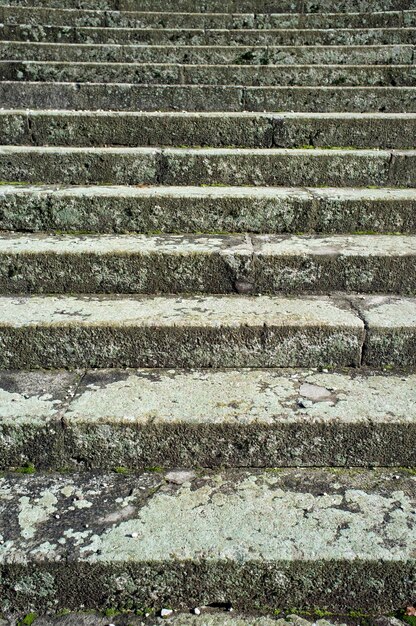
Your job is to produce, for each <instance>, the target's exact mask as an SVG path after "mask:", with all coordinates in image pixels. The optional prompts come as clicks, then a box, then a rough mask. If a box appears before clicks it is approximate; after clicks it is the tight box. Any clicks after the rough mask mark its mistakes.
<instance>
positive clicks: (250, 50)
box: [0, 8, 414, 66]
mask: <svg viewBox="0 0 416 626" xmlns="http://www.w3.org/2000/svg"><path fill="white" fill-rule="evenodd" d="M12 10H14V8H13V9H12ZM357 15H360V14H357ZM186 17H188V16H187V15H186ZM413 53H414V46H412V45H410V44H396V45H381V46H377V45H370V46H368V45H367V46H320V47H318V48H316V47H313V48H311V47H310V46H270V47H265V46H263V47H258V46H181V47H172V45H170V46H152V47H147V46H143V45H141V46H139V45H129V46H125V45H124V46H123V45H121V46H120V45H114V44H95V45H88V44H78V45H77V44H69V45H66V44H62V43H47V44H45V43H43V42H40V43H39V42H10V41H7V42H0V59H2V60H9V61H12V60H14V61H24V60H26V59H28V58H30V59H31V60H32V61H55V62H62V61H66V62H69V61H71V62H74V61H90V62H100V63H103V62H116V63H125V62H127V63H134V62H137V63H165V62H166V59H169V62H170V63H173V62H176V63H182V64H206V63H209V64H211V65H221V64H229V63H231V64H234V65H275V64H281V63H287V64H289V65H290V64H311V65H314V64H322V63H323V64H336V63H338V64H347V65H366V64H368V65H369V66H371V65H386V64H400V65H405V64H411V63H412V59H413Z"/></svg>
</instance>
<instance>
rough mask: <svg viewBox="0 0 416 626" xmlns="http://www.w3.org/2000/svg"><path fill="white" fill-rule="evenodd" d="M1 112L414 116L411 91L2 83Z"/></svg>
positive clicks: (415, 96) (414, 91)
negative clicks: (342, 112)
mask: <svg viewBox="0 0 416 626" xmlns="http://www.w3.org/2000/svg"><path fill="white" fill-rule="evenodd" d="M0 106H2V107H3V108H6V109H10V108H18V109H22V108H31V109H71V110H97V109H99V110H109V111H114V110H118V111H196V112H200V111H221V112H224V111H225V112H233V111H259V112H264V111H273V112H276V111H277V112H279V111H281V112H283V111H304V112H308V113H309V112H311V111H315V112H322V111H324V112H325V111H328V112H334V111H335V112H339V111H344V112H345V111H350V112H363V113H368V112H390V113H394V112H396V113H404V112H408V113H412V112H413V113H414V112H416V88H415V87H400V88H396V87H224V86H220V85H205V86H204V85H132V84H130V85H128V84H101V85H100V84H96V83H95V84H89V83H59V85H58V84H57V83H36V82H35V83H34V82H24V81H23V82H22V81H20V82H19V81H17V82H16V81H15V82H13V81H11V82H7V81H6V82H3V83H2V91H1V94H0Z"/></svg>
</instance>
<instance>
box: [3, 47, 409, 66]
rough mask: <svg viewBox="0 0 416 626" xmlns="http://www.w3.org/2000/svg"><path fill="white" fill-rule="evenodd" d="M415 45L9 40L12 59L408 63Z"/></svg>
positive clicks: (5, 52) (5, 50) (7, 56)
mask: <svg viewBox="0 0 416 626" xmlns="http://www.w3.org/2000/svg"><path fill="white" fill-rule="evenodd" d="M415 50H416V48H415V46H412V45H410V44H396V45H384V46H374V45H369V46H267V47H266V46H262V47H261V46H254V47H253V46H252V47H250V46H175V47H174V46H172V45H170V46H143V45H130V46H119V45H115V44H109V45H104V44H93V45H88V44H62V43H36V42H35V43H33V42H17V41H3V42H0V59H2V60H7V61H26V60H31V61H54V62H75V61H84V62H85V61H88V62H99V63H107V62H116V63H165V62H166V60H167V59H169V63H180V64H189V65H198V64H204V65H205V64H212V65H276V64H277V65H279V64H285V63H286V64H288V65H292V64H295V65H296V64H297V65H302V64H304V65H305V64H306V65H307V64H310V65H313V64H323V65H331V64H332V65H334V64H335V65H336V64H345V65H396V64H399V65H406V64H413V61H414V53H415Z"/></svg>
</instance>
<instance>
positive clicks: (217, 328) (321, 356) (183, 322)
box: [0, 296, 364, 368]
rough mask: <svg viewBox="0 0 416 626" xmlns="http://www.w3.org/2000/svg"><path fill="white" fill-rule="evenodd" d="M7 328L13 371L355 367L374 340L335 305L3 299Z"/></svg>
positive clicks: (6, 350) (5, 362) (209, 299)
mask: <svg viewBox="0 0 416 626" xmlns="http://www.w3.org/2000/svg"><path fill="white" fill-rule="evenodd" d="M0 328H1V345H2V348H3V352H2V359H1V364H2V366H3V367H7V368H16V367H17V368H25V367H26V368H39V367H71V366H72V367H83V366H91V367H113V366H133V367H136V366H138V367H143V366H144V367H149V366H150V367H234V366H235V367H240V366H241V367H249V366H253V367H261V366H266V367H273V366H278V367H297V366H319V365H323V366H326V365H331V364H332V365H334V366H335V365H338V366H349V365H358V364H359V362H360V358H361V347H362V345H363V340H364V325H363V322H362V321H361V320H360V319H359V317H358V316H357V315H356V314H355V313H354V311H353V310H352V309H351V307H350V305H349V304H348V303H347V302H346V301H345V300H342V299H330V298H327V297H322V298H317V297H308V298H298V299H296V298H277V297H276V298H271V297H267V296H263V297H262V298H250V297H247V296H206V297H197V296H187V297H179V296H176V297H175V296H170V297H156V296H155V297H150V296H149V297H145V296H142V297H139V296H136V297H129V298H128V297H117V296H112V297H111V296H108V297H100V296H95V297H94V296H79V297H71V296H61V297H59V296H49V297H35V296H33V297H21V298H11V297H9V298H7V297H3V298H0Z"/></svg>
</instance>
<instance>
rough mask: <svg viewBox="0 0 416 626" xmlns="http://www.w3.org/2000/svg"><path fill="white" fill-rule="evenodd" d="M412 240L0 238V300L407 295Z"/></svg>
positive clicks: (413, 262) (415, 251) (415, 244)
mask: <svg viewBox="0 0 416 626" xmlns="http://www.w3.org/2000/svg"><path fill="white" fill-rule="evenodd" d="M415 276H416V237H414V236H407V237H406V236H399V235H393V236H388V235H384V236H383V235H379V236H375V235H356V236H342V235H336V236H334V235H333V236H331V237H316V236H315V237H312V236H301V237H300V236H294V235H292V236H284V235H264V236H252V237H250V236H248V235H246V236H244V235H241V236H237V235H233V236H231V235H215V236H214V235H211V236H204V235H163V236H162V235H152V236H145V235H100V236H86V235H83V236H79V235H78V236H62V235H61V236H56V235H55V236H51V235H15V234H12V235H0V293H3V294H25V293H32V294H35V293H62V294H64V293H86V294H88V293H149V294H155V293H239V292H240V293H248V294H252V295H254V294H264V293H268V294H276V293H281V292H283V293H317V294H318V293H327V292H330V291H356V292H361V293H396V294H403V295H405V294H416V280H415Z"/></svg>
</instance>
